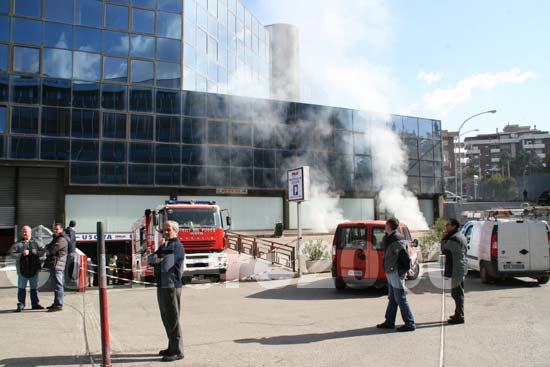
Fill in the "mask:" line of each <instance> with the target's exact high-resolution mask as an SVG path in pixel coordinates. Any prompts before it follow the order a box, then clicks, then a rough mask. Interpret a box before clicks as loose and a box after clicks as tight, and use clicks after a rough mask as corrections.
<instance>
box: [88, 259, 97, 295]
mask: <svg viewBox="0 0 550 367" xmlns="http://www.w3.org/2000/svg"><path fill="white" fill-rule="evenodd" d="M86 270H87V279H88V287H90V288H92V287H93V286H94V272H95V266H94V263H93V262H92V259H91V258H88V264H87V269H86Z"/></svg>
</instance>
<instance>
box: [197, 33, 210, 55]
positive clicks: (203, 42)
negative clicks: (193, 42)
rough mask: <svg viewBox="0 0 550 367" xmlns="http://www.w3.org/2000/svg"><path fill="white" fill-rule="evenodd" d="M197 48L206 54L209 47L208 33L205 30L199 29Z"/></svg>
mask: <svg viewBox="0 0 550 367" xmlns="http://www.w3.org/2000/svg"><path fill="white" fill-rule="evenodd" d="M196 36H197V50H199V51H200V52H201V53H203V54H206V51H207V49H208V35H207V34H206V32H204V31H203V30H200V29H197V34H196Z"/></svg>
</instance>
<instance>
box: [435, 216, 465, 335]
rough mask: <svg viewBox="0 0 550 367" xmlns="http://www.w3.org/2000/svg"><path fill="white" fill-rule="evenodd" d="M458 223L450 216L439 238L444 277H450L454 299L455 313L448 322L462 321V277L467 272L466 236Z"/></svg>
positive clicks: (459, 322)
mask: <svg viewBox="0 0 550 367" xmlns="http://www.w3.org/2000/svg"><path fill="white" fill-rule="evenodd" d="M459 228H460V223H459V222H458V220H456V219H454V218H450V219H449V220H448V221H447V224H446V226H445V231H444V232H443V238H442V239H441V253H442V254H443V255H445V273H444V275H445V277H447V278H451V296H452V297H453V299H454V301H455V313H454V315H452V316H451V317H449V320H448V322H449V324H463V323H464V278H465V277H466V273H467V272H468V262H467V259H466V252H467V245H468V243H467V241H466V237H464V235H463V234H462V233H460V231H459V230H458V229H459Z"/></svg>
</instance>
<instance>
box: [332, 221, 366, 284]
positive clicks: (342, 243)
mask: <svg viewBox="0 0 550 367" xmlns="http://www.w3.org/2000/svg"><path fill="white" fill-rule="evenodd" d="M366 252H367V227H365V226H353V227H347V226H345V227H340V228H338V231H337V243H336V266H337V269H336V270H337V274H338V276H340V277H343V278H358V279H360V278H363V277H364V276H365V272H366V270H367V259H368V258H367V253H366Z"/></svg>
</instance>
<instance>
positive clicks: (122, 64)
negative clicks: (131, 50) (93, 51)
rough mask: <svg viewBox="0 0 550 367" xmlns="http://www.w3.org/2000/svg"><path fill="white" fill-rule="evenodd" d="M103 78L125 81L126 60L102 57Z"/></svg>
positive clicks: (126, 78)
mask: <svg viewBox="0 0 550 367" xmlns="http://www.w3.org/2000/svg"><path fill="white" fill-rule="evenodd" d="M103 80H109V81H113V82H120V83H125V82H127V81H128V60H127V59H121V58H119V57H103Z"/></svg>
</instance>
